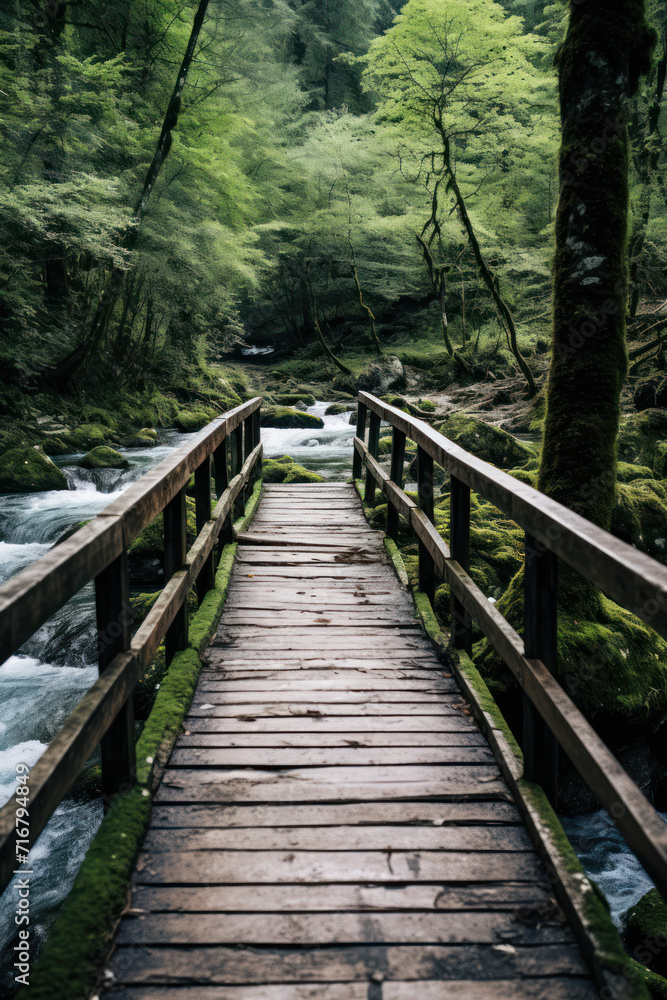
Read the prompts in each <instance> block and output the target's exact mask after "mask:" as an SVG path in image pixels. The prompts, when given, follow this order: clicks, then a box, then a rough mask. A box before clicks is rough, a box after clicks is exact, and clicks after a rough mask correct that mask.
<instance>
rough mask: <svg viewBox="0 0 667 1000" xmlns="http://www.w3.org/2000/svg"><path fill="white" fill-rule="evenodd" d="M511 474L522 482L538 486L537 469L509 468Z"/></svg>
mask: <svg viewBox="0 0 667 1000" xmlns="http://www.w3.org/2000/svg"><path fill="white" fill-rule="evenodd" d="M507 471H508V472H509V474H510V476H514V478H515V479H518V480H519V482H521V483H527V485H528V486H532V487H533V488H535V487H536V486H537V470H536V469H508V470H507Z"/></svg>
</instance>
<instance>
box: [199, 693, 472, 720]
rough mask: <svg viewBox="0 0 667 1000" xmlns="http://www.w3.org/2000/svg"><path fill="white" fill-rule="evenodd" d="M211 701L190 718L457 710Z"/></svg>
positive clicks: (427, 705) (437, 705)
mask: <svg viewBox="0 0 667 1000" xmlns="http://www.w3.org/2000/svg"><path fill="white" fill-rule="evenodd" d="M208 704H209V702H208V701H206V702H204V704H203V705H202V704H194V705H193V706H192V707H191V709H190V711H189V712H188V716H187V718H188V719H193V718H206V719H215V718H218V719H222V718H228V719H229V718H231V719H234V718H236V719H239V721H241V722H243V721H251V722H253V721H256V720H257V719H260V718H279V717H280V716H292V717H296V716H302V717H307V716H311V717H312V718H318V719H324V718H327V717H330V716H333V715H343V716H346V717H355V718H360V717H361V718H364V717H368V716H373V715H375V716H399V717H401V718H405V717H406V716H435V717H436V718H442V717H446V716H448V715H453V714H455V712H456V709H455V708H454V707H453V704H444V702H443V701H442V700H440V699H439V700H438V701H433V702H431V701H429V702H414V703H413V702H405V701H402V702H385V703H383V702H368V701H366V700H365V699H361V701H359V702H355V701H354V700H353V699H352V697H350V699H349V700H348V701H346V702H344V703H342V704H334V703H330V702H325V701H322V700H321V699H320V701H313V702H299V701H298V700H292V701H284V702H280V701H265V702H262V701H250V702H240V703H239V702H237V703H235V704H227V705H213V707H212V708H205V707H204V706H205V705H208Z"/></svg>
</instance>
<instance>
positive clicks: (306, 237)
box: [0, 0, 667, 412]
mask: <svg viewBox="0 0 667 1000" xmlns="http://www.w3.org/2000/svg"><path fill="white" fill-rule="evenodd" d="M651 6H652V11H651V13H652V14H653V17H654V19H655V20H656V23H662V25H663V28H662V34H663V38H664V20H665V17H664V15H665V11H664V9H663V7H664V4H662V3H658V2H654V3H653V4H652V5H651ZM202 9H203V10H204V16H203V19H202V23H201V27H200V30H199V32H198V35H197V38H196V46H195V48H194V52H193V57H192V60H191V63H190V65H189V69H188V73H187V79H185V83H184V86H183V88H182V94H180V95H179V96H178V100H177V101H174V99H173V94H174V84H175V82H176V78H177V75H178V73H179V66H180V65H181V62H182V60H183V57H184V53H185V52H186V50H187V47H188V42H189V40H191V39H192V32H193V22H194V21H195V19H196V15H197V13H198V11H200V12H201V10H202ZM566 14H567V9H566V4H564V3H563V2H558V3H554V4H544V3H541V2H530V0H505V2H504V3H500V2H493V0H474V2H465V3H464V2H458V0H448V2H447V3H444V2H443V0H409V2H408V3H405V4H399V3H397V2H395V3H393V4H391V3H389V2H387V0H360V2H351V0H307V2H303V3H302V2H300V0H238V2H234V3H232V2H231V0H210V2H209V3H208V4H204V5H202V4H195V3H193V2H189V0H141V2H130V0H92V2H87V3H85V4H84V3H82V2H79V0H63V2H60V3H56V4H49V3H46V4H43V3H42V2H41V0H32V2H31V3H29V4H26V3H21V2H18V0H16V2H14V3H10V4H8V6H7V13H6V16H5V18H4V21H3V27H2V31H0V101H2V115H1V121H0V127H1V128H2V136H3V142H2V146H1V147H0V287H1V288H2V299H1V303H0V322H1V332H0V336H1V338H2V343H1V344H0V350H1V351H2V355H3V359H4V364H5V368H6V371H7V373H8V379H9V381H10V385H9V387H7V386H6V387H5V389H4V390H3V392H4V396H3V406H4V408H5V410H6V411H9V412H12V408H14V407H16V406H17V405H18V403H17V398H18V397H19V396H20V393H21V391H27V392H28V393H32V394H35V393H38V394H39V393H43V392H53V391H56V392H58V393H62V392H63V391H65V392H67V391H77V386H78V387H79V388H80V387H81V385H82V384H84V383H85V384H86V385H90V384H91V382H90V380H91V379H92V380H93V382H95V381H96V380H97V381H99V382H100V384H102V385H104V384H107V383H108V380H109V379H110V378H112V379H113V380H114V384H115V385H125V386H127V387H128V388H129V389H137V388H139V389H141V387H142V386H145V385H146V384H158V385H163V386H165V387H166V388H169V386H170V385H172V384H173V383H174V381H175V380H176V379H180V380H181V382H182V381H183V380H184V379H185V380H187V378H189V377H191V376H192V377H197V373H198V372H201V371H205V370H206V366H207V365H208V364H209V363H210V361H211V360H213V359H215V358H216V357H220V356H221V355H222V354H224V352H226V351H228V350H230V349H231V348H232V347H233V346H234V344H235V343H239V342H241V341H246V342H261V343H267V344H271V345H272V346H275V347H276V348H279V349H280V350H283V351H288V352H289V351H294V350H303V349H307V350H309V351H310V350H314V351H315V352H318V351H319V350H320V348H321V343H320V339H319V337H318V327H319V330H320V332H322V331H323V332H324V334H325V335H326V337H327V338H329V339H330V340H331V341H332V342H333V343H334V344H335V345H336V348H337V349H340V350H342V351H343V353H345V351H346V350H348V349H349V350H352V351H354V350H356V349H362V350H365V351H370V352H372V351H374V350H382V349H383V344H384V345H386V347H387V348H388V349H389V350H390V352H391V353H396V351H397V350H398V348H397V347H396V346H394V347H392V346H391V345H392V342H393V340H395V339H396V338H398V339H399V341H401V338H403V340H402V341H401V343H400V346H401V348H403V349H405V350H407V352H408V355H409V353H410V351H412V356H413V359H415V358H417V359H418V358H419V356H421V355H423V354H424V353H430V354H433V352H436V353H437V354H438V355H440V354H443V348H444V349H446V351H448V352H449V354H453V355H454V361H455V363H456V364H458V366H459V369H458V370H459V372H460V373H465V372H469V373H470V372H472V371H474V370H475V366H476V365H479V364H481V365H482V368H481V370H483V368H484V365H483V358H484V356H485V352H486V353H487V354H488V353H489V352H492V351H493V352H496V353H495V356H496V357H497V356H500V359H501V361H500V364H501V366H504V368H505V369H506V370H507V371H508V372H509V371H518V368H521V370H522V371H523V367H522V354H523V355H525V356H526V358H527V359H528V360H527V361H526V362H525V364H526V365H530V355H531V354H532V353H533V352H534V351H535V350H536V349H537V350H539V349H540V345H542V346H544V344H545V343H546V342H547V341H548V337H549V292H550V261H551V257H552V254H553V229H554V216H555V207H556V202H557V196H558V180H557V168H556V152H557V137H558V110H557V95H556V86H555V73H554V68H553V63H554V57H555V53H556V51H557V48H558V45H559V44H560V42H561V41H562V38H563V34H564V30H565V25H566ZM662 85H663V86H664V76H663V82H662ZM659 88H660V72H659V68H658V67H656V68H654V71H653V73H652V74H650V75H649V76H648V78H647V79H646V80H645V81H644V82H643V83H642V88H641V90H640V92H639V93H638V95H637V96H636V97H635V98H633V109H632V115H631V123H632V137H631V138H632V143H633V157H632V167H633V170H632V189H633V208H634V221H633V232H632V240H631V266H632V275H633V293H634V297H635V301H634V309H635V310H636V309H637V308H638V307H639V304H640V301H641V299H642V296H643V295H645V294H649V295H652V294H655V293H656V291H657V290H658V289H661V288H662V287H663V285H664V281H665V264H666V261H665V252H664V246H665V235H666V233H665V229H666V227H667V202H666V198H667V189H665V187H664V182H663V179H662V173H661V169H660V168H661V167H662V165H663V161H664V151H663V149H662V138H661V130H660V127H659V126H658V121H659V120H660V116H661V115H662V113H663V112H662V107H661V96H662V93H661V91H660V93H658V89H659ZM656 102H657V103H656ZM656 115H657V118H656ZM170 116H171V118H170ZM172 119H173V120H172ZM161 133H162V135H161ZM161 140H164V141H163V142H162V147H161V156H162V154H164V155H163V156H162V159H161V160H160V165H159V170H158V172H157V174H156V176H155V177H154V178H153V180H154V183H151V185H150V200H148V201H147V202H146V205H145V209H144V210H142V211H141V212H140V213H139V215H138V208H137V206H138V204H140V200H141V195H142V191H143V190H144V189H145V186H146V183H147V175H148V172H149V167H150V165H151V161H152V160H153V161H154V157H155V151H156V145H157V144H158V142H159V141H161ZM485 272H488V273H485ZM369 316H372V320H373V321H372V322H371V321H370V319H369ZM378 336H379V340H378ZM406 339H407V342H405V341H406ZM498 352H500V355H498ZM480 359H481V361H480ZM517 366H518V367H517ZM487 368H488V364H487ZM82 380H83V383H82Z"/></svg>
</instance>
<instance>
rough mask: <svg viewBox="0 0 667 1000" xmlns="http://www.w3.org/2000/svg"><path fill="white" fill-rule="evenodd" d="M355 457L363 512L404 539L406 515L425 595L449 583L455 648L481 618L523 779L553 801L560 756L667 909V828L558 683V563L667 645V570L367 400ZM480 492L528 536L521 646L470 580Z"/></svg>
mask: <svg viewBox="0 0 667 1000" xmlns="http://www.w3.org/2000/svg"><path fill="white" fill-rule="evenodd" d="M369 413H370V426H369V433H368V443H366V422H367V417H368V415H369ZM382 420H385V421H387V422H388V423H389V424H391V426H392V452H391V473H390V474H389V475H388V474H387V473H386V472H385V471H384V469H382V467H381V466H380V464H379V463H378V460H377V459H378V450H379V449H378V442H379V438H380V422H381V421H382ZM406 438H410V440H411V441H414V442H415V443H416V444H417V470H418V472H417V486H418V501H419V502H418V503H415V502H414V500H412V499H411V498H410V497H409V496H407V495H406V493H405V492H404V491H403V488H402V487H403V465H404V456H405V441H406ZM354 449H355V451H354V460H353V475H354V478H355V480H356V479H359V478H360V476H361V473H362V468H365V471H366V482H365V500H366V502H367V503H370V504H374V502H375V490H376V487H379V489H380V490H381V491H382V493H383V494H384V496H385V497H386V498H387V500H388V501H389V503H388V513H387V533H388V534H389V535H390V536H391V537H392V538H396V537H397V534H398V527H399V515H402V516H403V518H404V519H405V520H406V521H407V523H408V524H409V525H410V526H411V527H412V528H413V529H414V532H415V534H416V535H417V539H418V542H419V586H420V589H421V590H423V591H424V592H425V593H426V594H427V595H428V596H429V598H430V599H431V601H433V596H434V591H435V574H436V572H437V573H439V574H440V576H441V577H442V578H443V579H444V580H445V581H446V582H447V583H448V585H449V588H450V593H451V602H452V608H451V612H452V614H451V620H452V642H453V645H454V646H455V647H456V648H458V649H463V650H466V651H468V652H469V651H470V649H471V645H472V622H471V619H472V618H474V619H475V620H476V621H477V622H478V624H479V627H480V629H481V630H482V632H483V633H484V635H485V636H486V637H487V639H488V640H489V642H490V643H491V645H492V646H493V647H494V649H495V650H496V651H497V652H498V653H499V654H500V656H501V657H502V659H503V660H504V662H505V664H506V665H507V667H508V668H509V670H510V671H511V672H512V674H513V675H514V677H515V678H516V680H517V681H518V683H519V685H520V686H521V688H522V689H523V692H524V727H523V728H524V733H523V747H522V749H523V755H524V776H525V777H526V778H527V779H528V780H530V781H535V782H537V783H539V784H541V785H542V787H543V788H544V790H545V792H546V793H547V795H548V796H549V797H550V799H551V800H552V801H555V798H556V792H557V788H556V768H557V753H558V745H559V744H560V746H561V747H562V748H563V750H564V751H565V753H566V754H567V756H568V757H569V758H570V760H571V761H572V763H573V765H574V766H575V767H576V769H577V771H578V772H579V774H580V775H581V777H582V778H583V779H584V781H585V782H586V783H587V784H588V786H589V787H590V789H591V790H592V791H593V793H594V794H595V795H596V796H597V797H598V799H599V800H600V802H601V803H602V805H603V806H604V807H605V808H606V809H607V810H608V811H609V813H610V815H611V816H612V818H613V819H614V822H615V823H616V826H617V827H618V829H619V831H620V832H621V834H622V835H623V837H624V838H625V840H626V842H627V844H628V845H629V847H630V848H631V849H632V850H633V851H634V852H635V854H636V855H637V857H638V858H639V860H640V861H641V862H642V864H643V865H644V867H645V868H646V870H647V871H648V873H649V874H650V875H651V877H652V878H653V880H654V882H655V884H656V886H657V887H658V889H659V890H660V892H661V893H662V895H663V897H664V898H666V899H667V824H665V822H664V821H663V820H662V818H661V817H660V816H659V815H658V813H657V812H656V811H655V810H654V808H653V807H652V806H651V804H650V803H649V802H648V801H647V799H646V798H645V796H644V795H643V793H642V792H641V791H640V789H639V788H638V787H637V785H636V784H635V783H634V782H633V781H632V779H631V778H630V777H629V775H628V774H627V773H626V772H625V771H624V770H623V768H622V767H621V765H620V764H619V763H618V761H617V760H616V758H615V757H614V756H613V754H612V753H611V751H610V750H609V749H608V747H607V746H606V745H605V743H604V742H603V741H602V740H601V739H600V737H599V736H598V734H597V733H596V732H595V730H594V729H593V727H592V726H591V725H590V723H589V722H588V721H587V720H586V719H585V718H584V716H583V715H582V713H581V712H580V711H579V709H578V708H577V707H576V706H575V704H574V702H573V701H572V700H571V698H570V697H569V696H568V694H567V693H566V692H565V691H564V690H563V688H562V687H561V686H560V684H559V683H558V680H557V672H558V669H557V668H558V664H557V653H556V644H557V617H558V614H557V594H556V574H557V562H558V559H562V560H563V562H565V563H567V564H568V565H569V566H571V567H572V568H573V569H574V570H576V571H578V572H579V573H580V574H581V575H582V576H584V577H586V578H587V579H588V580H590V581H592V582H593V583H594V584H596V585H597V586H598V587H599V588H600V589H601V590H603V591H604V592H605V593H606V594H607V595H608V596H609V597H610V598H611V599H612V600H614V601H616V602H617V603H618V604H620V605H622V606H623V607H625V608H628V609H629V610H630V611H633V612H634V613H635V614H640V616H641V618H642V620H643V621H644V622H646V623H647V624H648V625H650V626H651V627H652V628H654V629H655V630H656V631H657V632H658V633H660V635H662V636H663V637H665V638H667V567H665V566H663V565H661V564H660V563H658V562H656V561H655V560H654V559H651V558H650V557H649V556H647V555H645V554H644V553H642V552H639V551H637V549H635V548H633V547H632V546H630V545H626V544H625V543H624V542H621V541H619V539H617V538H615V537H614V536H613V535H611V534H609V533H608V532H606V531H603V530H602V529H601V528H598V527H596V526H595V525H594V524H591V523H590V522H589V521H587V520H585V518H583V517H580V516H579V515H578V514H575V513H574V512H573V511H571V510H569V509H568V508H567V507H563V506H562V505H561V504H559V503H556V502H555V501H553V500H551V499H550V498H549V497H547V496H545V495H544V494H542V493H538V491H537V490H535V489H533V488H532V487H531V486H528V485H526V484H524V483H521V482H520V481H518V480H517V479H514V478H513V477H512V476H510V475H508V474H507V473H505V472H502V471H500V470H499V469H496V468H494V467H493V466H492V465H489V464H488V463H487V462H483V461H481V460H480V459H478V458H475V457H474V455H471V454H469V453H468V452H466V451H464V450H463V449H462V448H460V447H458V445H456V444H454V443H453V442H452V441H449V440H448V439H447V438H445V437H444V436H443V435H442V434H439V433H438V432H437V431H435V430H433V428H431V427H429V426H428V424H425V423H424V422H423V421H421V420H417V419H415V418H413V417H411V416H409V415H408V414H406V413H404V412H403V411H402V410H398V409H396V408H395V407H393V406H388V405H387V404H385V403H383V402H382V401H381V400H380V399H377V398H376V397H375V396H371V395H370V394H368V393H365V392H361V393H359V413H358V422H357V435H356V437H355V439H354ZM434 462H437V464H438V465H440V466H441V467H442V468H443V469H444V470H445V472H446V473H449V475H450V478H451V512H450V544H449V546H448V545H447V544H446V543H445V542H444V541H443V539H442V538H441V536H440V534H439V533H438V531H437V530H436V528H435V526H434V523H433V521H434V517H433V463H434ZM471 490H473V491H474V492H475V493H479V494H480V495H481V496H483V497H484V498H485V499H486V500H488V501H490V502H491V503H492V504H493V505H494V506H495V507H497V508H499V509H500V510H501V511H503V513H505V514H507V515H508V517H510V518H511V519H512V520H513V521H515V522H516V523H517V524H518V525H520V526H521V527H522V528H523V529H524V530H525V533H526V536H525V602H524V604H525V608H524V638H521V636H520V635H519V634H518V633H517V632H516V631H515V629H514V628H512V626H511V625H510V624H509V623H508V622H507V621H506V619H505V618H503V616H502V615H501V614H500V612H499V611H498V609H497V608H496V607H495V605H494V604H492V603H491V602H490V601H489V600H488V599H487V598H486V597H485V596H484V594H483V593H482V591H481V590H480V589H479V587H477V586H476V585H475V583H473V581H472V579H471V578H470V576H469V574H468V569H469V558H470V491H471Z"/></svg>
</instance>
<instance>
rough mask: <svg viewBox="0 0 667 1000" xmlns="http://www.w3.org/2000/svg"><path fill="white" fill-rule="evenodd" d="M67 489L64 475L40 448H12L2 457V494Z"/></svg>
mask: <svg viewBox="0 0 667 1000" xmlns="http://www.w3.org/2000/svg"><path fill="white" fill-rule="evenodd" d="M66 489H67V479H66V477H65V475H64V473H63V472H61V471H60V469H59V468H58V467H57V465H55V464H54V463H53V462H52V461H51V459H50V458H49V457H48V456H47V455H45V454H44V452H43V451H41V450H40V449H39V448H11V449H10V450H9V451H6V452H5V453H4V455H0V493H41V492H43V491H46V490H66Z"/></svg>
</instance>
